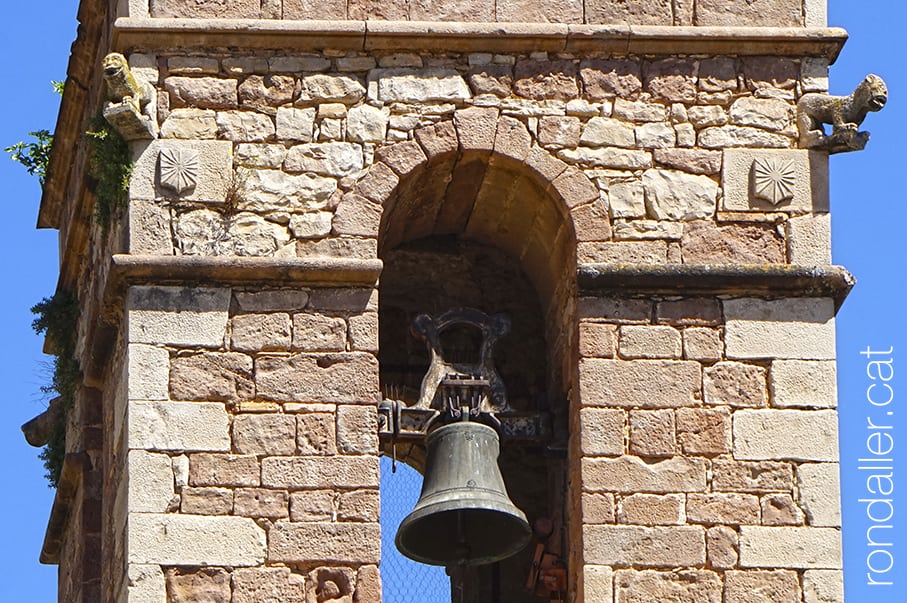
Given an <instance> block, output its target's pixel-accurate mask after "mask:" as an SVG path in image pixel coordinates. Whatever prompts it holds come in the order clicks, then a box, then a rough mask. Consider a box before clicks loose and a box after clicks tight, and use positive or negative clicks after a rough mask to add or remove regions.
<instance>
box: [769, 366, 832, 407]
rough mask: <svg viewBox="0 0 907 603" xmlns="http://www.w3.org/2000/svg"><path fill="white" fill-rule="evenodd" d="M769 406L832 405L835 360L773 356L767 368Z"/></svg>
mask: <svg viewBox="0 0 907 603" xmlns="http://www.w3.org/2000/svg"><path fill="white" fill-rule="evenodd" d="M769 385H770V389H771V395H772V406H777V407H781V408H791V407H799V408H835V407H836V406H837V405H838V394H837V371H836V368H835V363H834V362H832V361H825V360H775V361H774V362H772V366H771V370H770V371H769Z"/></svg>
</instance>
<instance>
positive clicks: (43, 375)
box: [0, 0, 907, 603]
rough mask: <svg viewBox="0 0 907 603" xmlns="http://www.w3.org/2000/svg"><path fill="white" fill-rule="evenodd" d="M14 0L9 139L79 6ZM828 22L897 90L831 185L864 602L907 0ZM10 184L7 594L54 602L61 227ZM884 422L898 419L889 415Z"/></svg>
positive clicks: (2, 510) (3, 594) (852, 541)
mask: <svg viewBox="0 0 907 603" xmlns="http://www.w3.org/2000/svg"><path fill="white" fill-rule="evenodd" d="M7 4H8V5H7V6H5V7H4V10H5V15H6V17H5V19H4V21H3V25H2V26H0V27H2V28H3V35H2V36H0V46H2V53H0V56H2V57H4V59H3V60H2V62H0V76H2V78H0V81H3V82H4V89H5V90H6V92H5V93H4V94H3V95H0V115H2V116H3V117H2V120H0V147H5V146H7V145H9V144H12V143H14V142H16V141H18V140H23V139H25V138H26V137H27V133H28V132H29V131H30V130H37V129H41V128H47V129H51V130H52V129H53V127H54V124H55V121H56V112H57V108H58V104H59V99H58V97H57V96H56V95H55V94H54V93H53V91H52V89H51V86H50V80H52V79H57V80H59V79H64V77H65V73H66V63H67V60H68V56H69V48H70V45H71V43H72V40H73V39H74V37H75V28H76V21H75V12H76V8H77V2H76V1H75V0H56V1H55V2H52V3H46V2H12V3H7ZM829 22H830V24H832V25H835V26H840V27H844V28H846V29H847V30H848V31H849V33H850V37H851V39H850V41H849V42H848V43H847V45H846V46H845V47H844V51H843V52H842V54H841V57H840V58H839V60H838V61H837V63H836V64H835V65H834V66H833V67H832V71H831V89H832V92H833V93H837V94H847V93H849V92H850V91H851V90H852V89H853V87H854V86H855V85H856V84H857V83H858V82H859V81H860V80H861V79H862V78H863V76H865V75H866V74H867V73H870V72H874V73H877V74H879V75H881V76H882V77H883V78H884V79H885V80H886V82H887V83H888V87H889V93H890V102H889V104H888V106H887V107H886V108H885V109H884V110H883V111H882V112H880V113H877V114H871V115H869V117H868V118H867V120H866V123H865V124H864V126H865V127H866V129H869V130H870V131H872V140H870V142H869V144H868V146H867V148H866V150H865V151H863V152H860V153H850V154H843V155H838V156H835V157H833V159H832V163H831V166H832V169H831V186H832V220H833V241H834V250H833V251H834V261H835V263H837V264H841V265H844V266H845V267H847V268H848V269H849V270H851V272H853V273H854V274H855V275H856V277H857V279H858V281H859V282H858V284H857V287H856V288H855V289H854V291H853V292H852V293H851V295H850V297H849V298H848V299H847V301H846V302H845V304H844V306H843V308H842V309H841V312H840V313H839V315H838V360H839V366H838V381H839V404H840V416H841V462H842V470H843V474H844V476H843V484H842V487H843V502H844V513H845V515H844V537H845V565H846V572H847V599H848V601H851V602H853V603H856V602H858V601H859V602H862V601H872V602H873V603H894V602H895V601H903V593H904V592H905V590H904V588H905V586H904V583H905V582H907V571H905V569H904V568H905V567H907V557H903V556H904V555H907V529H905V527H904V526H905V523H904V520H903V518H902V517H904V516H907V515H904V513H905V511H903V510H902V509H901V506H902V505H907V496H904V495H901V494H900V492H899V490H898V489H897V488H896V489H895V492H894V495H893V496H890V497H875V498H891V499H893V502H892V507H893V509H894V518H893V519H892V520H891V521H888V522H877V523H876V524H873V522H872V520H870V519H869V518H868V517H867V510H868V507H867V503H865V502H863V503H861V502H859V501H860V499H866V498H869V497H870V495H869V494H867V486H866V477H867V472H866V471H865V470H860V469H858V466H859V465H860V463H859V460H858V459H860V458H865V457H866V445H867V437H868V436H870V435H871V433H870V432H871V431H872V430H867V427H866V426H867V418H869V417H870V415H871V417H872V420H873V421H874V423H873V424H874V425H878V426H881V425H886V426H887V427H890V429H888V430H884V431H885V432H886V433H888V434H891V435H892V436H893V440H894V442H895V448H894V455H895V465H894V466H895V469H894V473H895V477H894V481H895V482H897V481H898V479H899V478H900V476H901V475H903V472H904V471H905V464H904V461H903V458H904V454H903V453H902V452H901V448H900V447H899V445H898V444H899V443H900V442H903V441H907V420H905V416H907V409H905V410H900V409H897V408H896V407H898V406H900V403H901V398H900V396H901V394H902V393H903V392H907V383H905V385H904V386H903V390H902V389H901V386H900V380H899V379H898V378H897V376H896V377H895V378H894V379H893V380H892V381H890V382H889V385H891V386H892V390H893V391H894V392H895V398H894V401H893V402H891V403H890V404H889V405H888V406H886V407H884V408H873V407H871V405H870V404H869V403H868V402H867V401H866V391H867V388H868V387H869V386H870V385H871V384H872V383H873V382H872V381H871V380H870V379H869V377H868V376H867V372H866V370H867V366H866V362H867V358H866V357H864V356H861V355H860V354H859V352H860V351H861V350H865V349H867V347H869V348H871V349H873V350H888V349H889V348H892V347H893V348H894V350H893V352H892V353H891V354H890V355H886V356H876V357H874V359H877V360H878V359H882V358H885V359H892V360H893V361H894V364H893V365H888V366H895V367H896V366H899V365H900V362H901V360H900V358H899V356H900V354H903V355H904V358H907V323H905V320H904V310H903V308H904V306H905V304H904V298H903V296H904V295H905V293H907V291H905V279H907V273H905V270H904V261H905V259H907V233H905V228H904V226H903V223H902V222H900V218H901V217H903V216H904V212H905V210H904V204H905V202H907V193H905V192H904V188H905V187H904V184H903V183H902V182H901V181H900V180H899V179H898V178H899V176H898V174H902V175H903V174H904V172H905V170H907V167H905V165H904V163H903V162H902V158H903V157H904V156H905V147H904V146H903V144H904V139H905V131H907V129H905V124H907V101H905V95H907V70H905V66H904V61H905V60H907V53H905V51H904V40H903V38H904V30H903V27H904V24H905V23H907V3H904V2H903V0H864V1H863V2H853V1H852V0H830V2H829ZM0 182H2V185H3V192H4V195H3V196H4V215H5V218H4V219H3V220H2V221H0V229H2V233H0V246H2V249H0V258H3V260H2V264H0V266H2V279H3V282H5V283H7V287H6V290H5V292H4V294H3V295H2V296H0V312H2V315H3V320H2V322H0V329H2V331H0V333H2V336H3V341H4V342H5V345H3V346H2V347H0V371H2V382H3V383H5V384H6V392H7V393H6V396H5V398H6V400H5V415H4V420H3V421H2V423H0V458H2V459H3V460H4V463H5V466H6V467H7V469H6V476H5V480H4V481H5V483H6V484H7V485H6V488H5V495H4V496H2V497H0V517H3V518H4V526H5V530H4V537H5V546H3V547H2V549H0V601H35V602H49V601H55V600H56V567H55V566H51V567H47V566H41V565H39V564H38V562H37V559H38V554H39V552H40V549H41V543H42V541H43V537H44V528H45V526H46V523H47V518H48V514H49V512H50V507H51V503H52V500H53V492H52V491H51V490H50V489H49V488H48V487H47V485H46V482H45V481H44V478H43V473H44V471H43V468H42V467H41V463H40V461H39V460H38V459H37V454H36V450H35V449H33V448H31V447H29V446H28V445H27V444H26V443H25V441H24V439H23V438H22V435H21V432H20V431H19V426H20V425H21V424H22V423H24V422H25V421H27V420H28V419H30V418H32V417H33V416H35V415H36V414H38V413H40V412H42V411H43V409H44V407H45V404H46V400H45V397H44V396H43V395H42V394H41V393H40V388H41V386H42V385H44V384H46V383H47V382H48V379H49V374H50V371H49V368H48V358H47V357H46V356H43V355H42V354H41V346H42V342H41V340H40V339H39V338H38V337H36V336H35V335H34V334H33V333H32V331H31V328H30V324H31V321H32V315H31V314H30V312H29V308H30V307H31V306H32V305H33V304H35V303H36V302H37V301H39V300H40V299H41V298H42V297H45V296H48V295H51V294H52V293H53V291H54V288H55V285H56V280H57V238H56V231H38V230H36V229H35V223H36V219H37V209H38V200H39V197H40V190H39V187H38V183H37V181H36V180H35V179H34V178H31V177H29V176H28V175H27V174H26V173H25V171H24V170H23V169H22V168H21V167H19V166H18V165H15V164H13V163H12V162H11V161H9V160H7V159H6V158H5V157H4V158H0ZM874 391H876V392H878V391H880V390H879V389H876V390H874ZM876 400H878V398H876ZM888 412H891V413H892V414H891V415H888V414H887V413H888ZM872 413H875V414H872ZM879 413H881V414H879ZM885 420H888V421H889V422H888V423H883V421H885ZM877 431H878V430H877ZM886 441H887V440H886ZM863 465H865V463H864V464H863ZM905 479H907V478H905ZM885 509H886V507H884V506H881V505H876V506H874V507H873V508H872V509H871V510H870V512H871V513H874V514H875V516H876V517H880V516H881V514H882V511H883V510H885ZM881 523H888V524H892V525H893V526H894V528H893V530H891V531H889V532H888V533H887V534H884V535H887V536H888V540H893V541H894V543H895V546H894V548H893V549H888V550H889V551H891V553H892V555H893V557H894V559H895V565H894V568H893V569H892V570H891V571H889V572H887V573H877V574H874V577H875V579H876V581H884V580H892V581H894V582H895V586H894V587H886V586H867V585H866V572H867V566H866V564H867V556H869V555H872V554H873V551H874V550H875V549H877V548H879V547H868V546H867V544H866V530H867V528H869V527H870V526H871V525H879V524H881ZM876 533H877V535H878V536H880V537H881V536H882V535H883V534H882V533H880V532H878V531H877V532H876ZM886 559H887V557H885V556H882V555H881V554H878V553H877V554H875V555H874V556H873V557H872V558H871V560H870V563H871V564H875V569H877V570H880V569H882V568H883V567H884V565H885V563H884V562H885V560H886ZM391 603H392V602H391Z"/></svg>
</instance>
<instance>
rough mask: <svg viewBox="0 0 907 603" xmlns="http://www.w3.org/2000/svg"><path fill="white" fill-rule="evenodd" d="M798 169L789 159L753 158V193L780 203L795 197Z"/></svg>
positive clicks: (774, 202) (758, 196)
mask: <svg viewBox="0 0 907 603" xmlns="http://www.w3.org/2000/svg"><path fill="white" fill-rule="evenodd" d="M796 177H797V170H796V168H795V167H794V162H793V161H791V160H789V159H777V158H774V157H759V158H756V159H754V160H753V194H754V195H755V197H756V198H757V199H763V200H765V201H768V202H769V203H771V204H772V205H780V204H781V203H783V202H785V201H789V200H791V199H793V198H794V185H795V183H796Z"/></svg>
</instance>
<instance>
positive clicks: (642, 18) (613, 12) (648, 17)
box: [586, 0, 673, 25]
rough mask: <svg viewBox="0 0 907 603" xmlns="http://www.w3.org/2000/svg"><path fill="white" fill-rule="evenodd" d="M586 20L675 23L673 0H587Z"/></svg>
mask: <svg viewBox="0 0 907 603" xmlns="http://www.w3.org/2000/svg"><path fill="white" fill-rule="evenodd" d="M586 22H588V23H629V24H632V25H671V24H672V23H673V12H672V2H671V0H642V1H641V2H614V1H613V0H587V2H586Z"/></svg>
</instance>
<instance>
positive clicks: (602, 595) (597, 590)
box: [581, 565, 613, 601]
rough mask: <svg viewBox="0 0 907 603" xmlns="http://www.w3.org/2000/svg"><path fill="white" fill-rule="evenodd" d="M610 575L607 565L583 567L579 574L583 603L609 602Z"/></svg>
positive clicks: (610, 597)
mask: <svg viewBox="0 0 907 603" xmlns="http://www.w3.org/2000/svg"><path fill="white" fill-rule="evenodd" d="M612 574H613V572H612V571H611V568H610V567H608V566H607V565H584V566H583V573H582V574H581V579H582V593H583V601H611V600H612V597H613V594H612V592H613V589H612V586H611V582H612Z"/></svg>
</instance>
